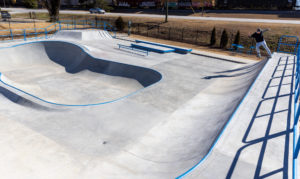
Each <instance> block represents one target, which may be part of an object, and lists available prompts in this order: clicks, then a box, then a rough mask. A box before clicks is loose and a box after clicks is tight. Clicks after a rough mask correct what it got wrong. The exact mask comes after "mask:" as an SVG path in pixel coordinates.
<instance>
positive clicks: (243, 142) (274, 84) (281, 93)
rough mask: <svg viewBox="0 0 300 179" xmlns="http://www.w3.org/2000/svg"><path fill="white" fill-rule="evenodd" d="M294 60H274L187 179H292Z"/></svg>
mask: <svg viewBox="0 0 300 179" xmlns="http://www.w3.org/2000/svg"><path fill="white" fill-rule="evenodd" d="M295 60H296V59H295V56H287V55H283V54H275V55H273V58H272V59H270V60H269V62H268V64H267V65H266V67H265V69H264V70H263V71H262V73H261V75H260V77H259V78H258V80H257V81H256V82H255V83H254V85H253V87H252V89H251V91H250V92H249V94H248V95H247V97H246V98H245V100H244V101H243V103H242V104H241V106H240V108H239V109H238V110H237V112H236V114H235V115H234V117H233V118H232V119H231V122H230V123H229V125H228V126H227V128H226V130H225V131H224V134H223V135H222V137H221V138H220V140H219V142H218V143H217V145H216V146H215V148H214V150H213V151H212V153H211V154H210V155H209V157H208V158H207V160H206V161H205V162H203V163H202V164H200V165H199V166H198V167H196V168H195V170H193V171H191V172H190V173H189V174H188V175H186V178H197V177H198V176H201V178H220V176H222V177H221V178H292V148H293V142H292V141H293V133H292V128H293V98H294V97H293V82H294V71H295V62H296V61H295Z"/></svg>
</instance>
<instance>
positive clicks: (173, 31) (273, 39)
mask: <svg viewBox="0 0 300 179" xmlns="http://www.w3.org/2000/svg"><path fill="white" fill-rule="evenodd" d="M127 31H128V27H126V28H125V29H124V30H123V32H125V33H126V32H127ZM130 31H131V34H136V35H142V36H147V37H152V38H158V39H164V40H171V41H177V42H183V43H189V44H194V45H200V46H210V38H211V31H208V30H201V29H199V28H198V29H191V28H189V29H188V28H186V27H182V28H178V27H167V26H164V25H161V24H145V23H132V25H131V28H130ZM222 31H223V29H217V30H216V39H217V41H216V44H215V45H214V46H213V47H212V48H219V44H220V39H221V34H222ZM235 35H236V31H229V32H228V38H229V39H228V45H227V47H230V46H231V44H233V42H234V38H235ZM265 39H266V41H267V42H268V45H269V47H270V49H271V50H272V51H276V49H277V44H278V41H279V37H277V36H270V37H269V36H266V37H265ZM240 44H241V45H243V46H244V51H243V52H242V53H247V52H248V51H249V50H250V47H253V46H255V42H254V39H251V38H249V37H248V35H245V34H241V35H240ZM252 53H255V51H252ZM262 54H263V55H267V52H265V51H263V52H262Z"/></svg>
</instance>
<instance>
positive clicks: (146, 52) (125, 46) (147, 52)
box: [118, 44, 149, 56]
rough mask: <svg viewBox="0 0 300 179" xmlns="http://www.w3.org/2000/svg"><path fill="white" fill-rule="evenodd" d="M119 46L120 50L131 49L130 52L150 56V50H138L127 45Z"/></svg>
mask: <svg viewBox="0 0 300 179" xmlns="http://www.w3.org/2000/svg"><path fill="white" fill-rule="evenodd" d="M118 46H119V49H121V48H124V49H129V50H133V51H137V52H142V53H145V54H146V55H147V56H148V55H149V51H148V50H143V49H138V48H135V47H133V46H127V45H122V44H118Z"/></svg>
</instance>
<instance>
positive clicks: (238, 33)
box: [233, 30, 241, 49]
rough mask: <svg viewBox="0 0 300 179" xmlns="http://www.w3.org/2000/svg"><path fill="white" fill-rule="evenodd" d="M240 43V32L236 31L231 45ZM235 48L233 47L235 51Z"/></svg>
mask: <svg viewBox="0 0 300 179" xmlns="http://www.w3.org/2000/svg"><path fill="white" fill-rule="evenodd" d="M240 41H241V35H240V31H239V30H238V31H237V33H236V34H235V38H234V41H233V43H234V44H240ZM236 48H237V47H235V49H236Z"/></svg>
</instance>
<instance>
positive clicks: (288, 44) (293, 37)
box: [277, 35, 299, 55]
mask: <svg viewBox="0 0 300 179" xmlns="http://www.w3.org/2000/svg"><path fill="white" fill-rule="evenodd" d="M287 39H294V41H295V43H289V42H287V43H286V42H283V41H284V40H287ZM298 43H299V39H298V37H297V36H289V35H283V36H281V37H280V39H279V42H278V47H277V52H279V53H289V54H294V55H296V53H297V46H298ZM282 46H285V47H290V48H294V49H292V50H291V51H286V50H285V49H283V50H281V47H282Z"/></svg>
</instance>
